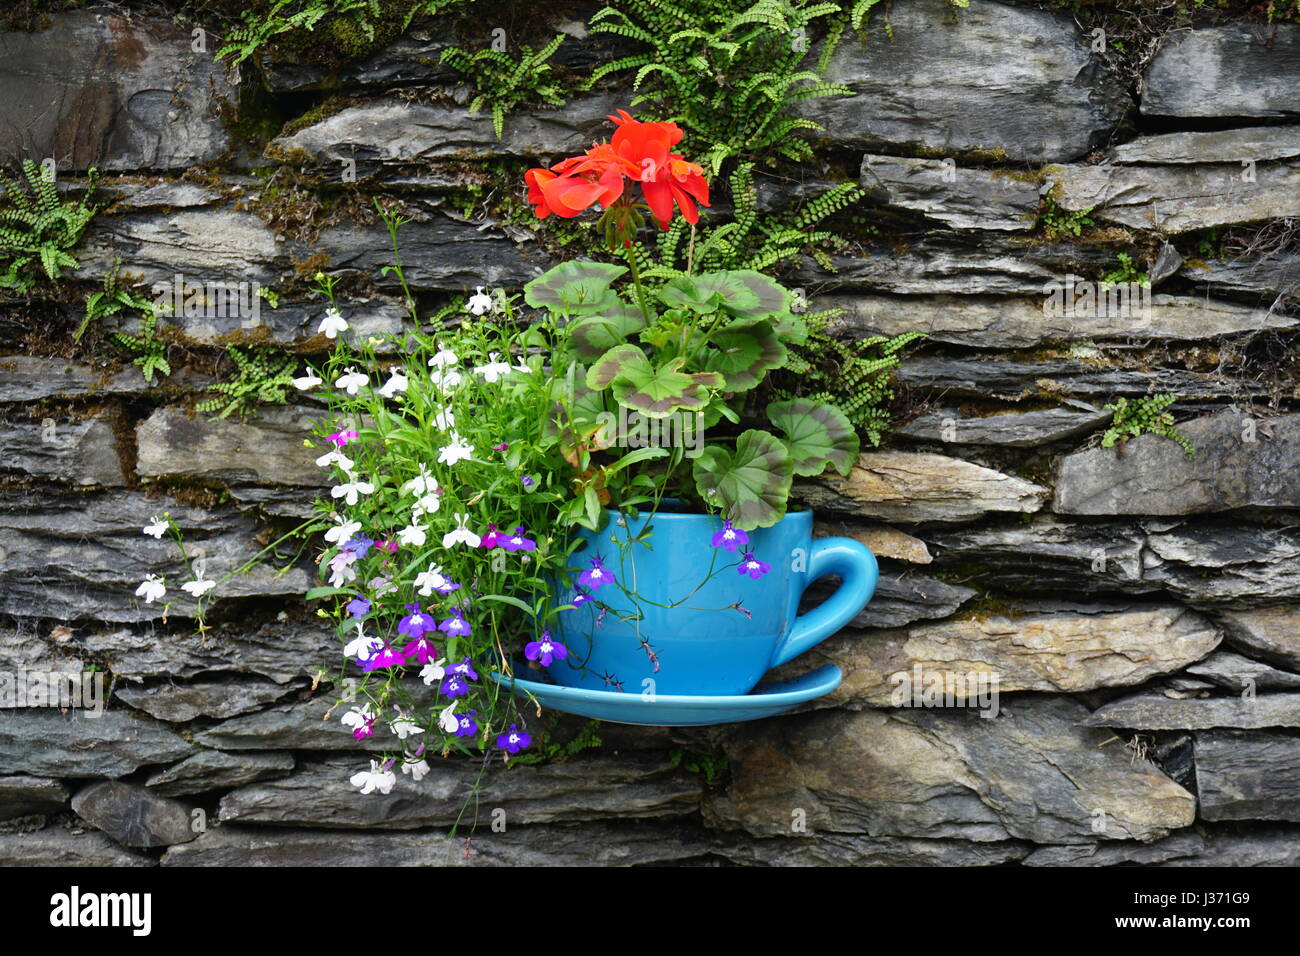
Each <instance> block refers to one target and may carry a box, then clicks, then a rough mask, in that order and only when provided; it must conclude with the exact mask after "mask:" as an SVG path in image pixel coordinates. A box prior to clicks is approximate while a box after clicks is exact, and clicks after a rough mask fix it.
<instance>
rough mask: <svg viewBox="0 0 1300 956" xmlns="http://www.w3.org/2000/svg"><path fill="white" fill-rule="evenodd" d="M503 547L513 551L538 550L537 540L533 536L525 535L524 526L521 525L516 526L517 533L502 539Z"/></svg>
mask: <svg viewBox="0 0 1300 956" xmlns="http://www.w3.org/2000/svg"><path fill="white" fill-rule="evenodd" d="M501 547H503V548H505V549H506V550H507V551H509V552H511V553H513V552H515V551H536V550H537V542H536V541H534V540H533V539H532V538H525V537H524V526H523V525H520V526H519V527H518V528H515V533H514V534H512V535H511V536H510V537H508V538H502V539H501Z"/></svg>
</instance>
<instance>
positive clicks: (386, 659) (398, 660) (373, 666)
mask: <svg viewBox="0 0 1300 956" xmlns="http://www.w3.org/2000/svg"><path fill="white" fill-rule="evenodd" d="M405 663H406V656H405V655H404V654H403V653H402V652H401V651H399V650H398V649H397V648H395V647H393V646H392V645H391V644H385V645H384V649H383V650H381V651H380V652H379V653H378V654H376V655H375V656H374V657H372V658H370V660H368V661H366V662H365V663H364V664H362V665H361V669H362V670H363V671H366V672H367V673H369V672H370V671H378V670H387V669H388V668H392V667H401V666H403V665H404V664H405Z"/></svg>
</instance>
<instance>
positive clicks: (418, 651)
mask: <svg viewBox="0 0 1300 956" xmlns="http://www.w3.org/2000/svg"><path fill="white" fill-rule="evenodd" d="M402 653H403V654H405V655H406V656H407V657H408V658H410V659H413V660H415V661H417V662H419V663H421V664H427V663H429V661H434V660H437V659H438V653H439V652H438V649H437V648H436V647H434V646H433V643H432V642H431V641H430V640H429V639H428V638H426V637H424V636H423V635H421V636H419V637H417V638H416V639H415V640H413V641H410V642H409V643H408V644H407V645H406V646H405V647H403V648H402Z"/></svg>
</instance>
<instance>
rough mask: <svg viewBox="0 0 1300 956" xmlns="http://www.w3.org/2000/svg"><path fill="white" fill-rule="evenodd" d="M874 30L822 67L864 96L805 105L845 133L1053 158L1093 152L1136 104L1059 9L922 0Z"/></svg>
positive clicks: (880, 142) (886, 141)
mask: <svg viewBox="0 0 1300 956" xmlns="http://www.w3.org/2000/svg"><path fill="white" fill-rule="evenodd" d="M887 29H888V30H889V33H888V34H887V33H886V30H887ZM866 32H867V38H866V42H865V43H860V42H857V41H856V39H854V38H852V37H849V36H847V35H846V36H845V37H844V38H843V40H842V41H841V42H840V44H839V47H838V48H837V50H836V52H835V55H834V56H833V57H832V59H831V62H830V65H829V68H828V69H827V71H826V72H825V73H824V74H823V79H824V80H825V81H827V82H830V83H843V84H846V85H847V86H848V87H849V88H850V89H852V90H853V91H854V92H855V93H856V94H857V95H856V96H853V97H843V98H839V97H836V98H827V99H814V100H807V101H805V102H804V103H802V104H800V107H799V110H798V112H799V113H800V115H802V116H806V117H808V118H809V119H813V120H815V121H817V122H819V123H821V124H822V125H823V126H824V127H825V128H826V130H827V135H828V136H830V137H831V138H832V139H833V140H834V141H835V142H836V143H837V144H841V145H845V146H852V147H862V148H865V149H868V150H879V149H880V148H881V147H883V146H890V147H894V148H901V149H907V150H918V149H927V150H942V151H944V152H948V153H958V154H959V153H962V152H968V151H981V152H987V153H991V154H995V155H998V156H1005V157H1006V159H1008V160H1011V161H1013V162H1019V161H1031V162H1038V161H1048V162H1053V161H1060V160H1062V159H1065V158H1070V157H1078V156H1082V155H1084V154H1085V153H1087V152H1088V151H1089V150H1090V149H1091V148H1092V147H1094V146H1095V145H1097V144H1098V143H1100V142H1102V141H1103V140H1105V138H1106V137H1107V135H1108V134H1109V132H1110V131H1111V130H1112V129H1114V128H1115V127H1117V126H1118V125H1119V124H1120V123H1121V122H1123V120H1124V117H1125V116H1126V114H1127V113H1128V112H1129V110H1130V109H1131V107H1132V104H1131V103H1130V101H1129V99H1128V97H1127V95H1126V94H1125V93H1124V91H1123V88H1122V87H1121V86H1120V84H1119V82H1118V81H1117V80H1116V78H1115V77H1114V75H1113V74H1112V73H1111V72H1110V71H1109V70H1108V68H1107V67H1105V66H1104V65H1103V64H1102V62H1101V61H1100V60H1098V59H1093V58H1092V57H1090V56H1089V52H1088V45H1087V43H1086V42H1085V41H1084V38H1083V37H1082V36H1081V35H1080V33H1079V31H1078V28H1077V27H1076V26H1075V25H1074V23H1073V22H1071V20H1070V19H1069V18H1068V17H1065V16H1062V15H1059V14H1055V13H1049V12H1047V11H1044V10H1036V9H1031V8H1027V7H1021V6H1009V5H1004V4H1000V3H990V2H987V0H971V3H970V5H969V7H965V8H963V9H961V10H960V11H957V13H956V15H954V11H953V9H952V7H951V6H949V5H947V4H946V2H945V0H919V2H913V3H908V4H902V5H899V6H898V7H897V8H895V9H893V10H891V11H890V14H889V17H888V18H885V17H881V16H877V17H874V18H873V19H872V21H871V23H870V25H869V27H868V29H867V31H866ZM891 151H893V150H891Z"/></svg>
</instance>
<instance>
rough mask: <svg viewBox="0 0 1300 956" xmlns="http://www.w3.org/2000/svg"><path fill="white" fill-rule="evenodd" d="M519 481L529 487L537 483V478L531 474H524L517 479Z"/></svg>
mask: <svg viewBox="0 0 1300 956" xmlns="http://www.w3.org/2000/svg"><path fill="white" fill-rule="evenodd" d="M519 483H520V484H521V485H523V486H524V487H525V488H531V487H533V485H535V484H537V479H536V478H534V477H533V476H532V475H524V476H523V477H522V478H520V479H519Z"/></svg>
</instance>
